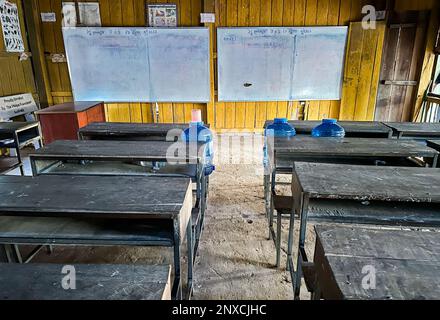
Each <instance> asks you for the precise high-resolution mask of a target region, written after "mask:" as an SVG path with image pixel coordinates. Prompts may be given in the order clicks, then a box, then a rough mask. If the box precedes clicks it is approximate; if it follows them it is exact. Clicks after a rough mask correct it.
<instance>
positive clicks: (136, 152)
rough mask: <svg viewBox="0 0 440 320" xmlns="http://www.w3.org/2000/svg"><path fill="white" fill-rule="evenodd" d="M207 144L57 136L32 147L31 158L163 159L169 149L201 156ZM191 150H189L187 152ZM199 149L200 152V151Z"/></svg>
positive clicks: (177, 157)
mask: <svg viewBox="0 0 440 320" xmlns="http://www.w3.org/2000/svg"><path fill="white" fill-rule="evenodd" d="M205 147H206V145H205V144H199V145H198V150H195V151H193V150H191V147H188V145H187V144H186V143H184V142H168V141H114V140H57V141H54V142H52V143H50V144H48V145H46V146H44V147H43V148H40V149H38V150H35V151H32V153H30V154H29V156H30V157H31V158H39V159H40V158H47V159H87V160H110V159H111V160H121V161H122V160H131V161H160V160H166V159H167V152H168V150H178V149H179V148H180V151H179V152H178V153H177V154H174V155H175V156H174V157H173V158H172V160H173V161H177V160H191V159H194V160H197V159H199V160H200V159H202V158H203V157H204V151H205ZM185 150H187V152H184V151H185ZM197 151H198V152H197Z"/></svg>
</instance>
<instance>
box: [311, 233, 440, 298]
mask: <svg viewBox="0 0 440 320" xmlns="http://www.w3.org/2000/svg"><path fill="white" fill-rule="evenodd" d="M315 233H316V246H315V255H314V259H313V269H314V272H311V273H309V277H312V279H308V280H307V279H306V282H308V283H313V284H314V288H313V296H312V297H313V298H315V299H320V298H324V299H356V300H359V299H375V300H376V299H385V300H391V299H392V300H394V299H398V300H410V299H416V300H427V299H436V300H437V299H439V298H440V278H439V277H438V274H439V272H440V251H439V250H437V249H438V248H439V246H440V233H439V232H437V231H434V232H429V231H428V232H426V231H408V230H390V229H388V230H384V229H379V228H376V227H374V228H363V227H359V226H335V225H316V226H315ZM372 273H374V274H372ZM368 275H370V276H373V277H374V278H373V279H372V278H369V281H368V282H366V281H365V280H364V278H365V277H367V276H368ZM363 280H364V281H363ZM371 281H373V283H372V282H371ZM371 285H373V287H371Z"/></svg>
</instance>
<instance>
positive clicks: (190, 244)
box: [186, 219, 194, 300]
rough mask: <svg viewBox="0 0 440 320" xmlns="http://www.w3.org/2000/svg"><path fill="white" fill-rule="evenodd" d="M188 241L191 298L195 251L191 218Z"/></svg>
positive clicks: (189, 296)
mask: <svg viewBox="0 0 440 320" xmlns="http://www.w3.org/2000/svg"><path fill="white" fill-rule="evenodd" d="M186 241H187V247H188V284H187V287H188V293H187V299H188V300H190V299H191V296H192V292H193V261H194V251H193V234H192V221H191V219H190V221H189V223H188V226H187V228H186Z"/></svg>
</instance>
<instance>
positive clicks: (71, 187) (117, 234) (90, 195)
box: [0, 175, 193, 298]
mask: <svg viewBox="0 0 440 320" xmlns="http://www.w3.org/2000/svg"><path fill="white" fill-rule="evenodd" d="M191 207H192V191H191V185H190V179H187V178H176V177H175V178H171V177H128V176H103V177H99V178H97V177H96V176H47V175H42V176H37V177H17V176H0V215H3V216H12V217H13V218H15V219H17V218H23V217H25V219H21V220H18V222H17V220H14V219H12V218H10V219H12V220H10V219H6V218H8V217H3V218H4V220H3V222H2V223H1V224H0V229H1V230H0V243H3V244H7V245H11V244H42V245H45V244H68V245H78V244H82V245H131V246H138V245H141V246H167V247H173V248H174V274H175V278H174V284H173V297H177V298H180V297H181V254H180V245H181V244H182V243H183V238H184V237H185V235H186V238H187V247H188V256H189V257H191V256H192V254H193V253H192V247H193V244H192V241H193V239H192V232H191V227H192V223H191ZM42 217H43V218H44V219H43V220H40V219H41V218H42ZM48 218H51V219H53V220H51V221H53V222H50V221H47V219H48ZM66 218H68V219H70V220H69V221H65V220H58V219H66ZM5 219H6V220H5ZM30 219H34V220H30ZM57 223H58V224H57ZM9 249H10V248H9ZM192 264H193V261H192V259H188V288H189V290H190V291H189V292H191V289H192Z"/></svg>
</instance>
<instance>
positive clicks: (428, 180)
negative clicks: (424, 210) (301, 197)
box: [295, 162, 440, 204]
mask: <svg viewBox="0 0 440 320" xmlns="http://www.w3.org/2000/svg"><path fill="white" fill-rule="evenodd" d="M329 172H334V173H335V174H332V175H331V176H329ZM336 173H337V174H336ZM295 174H296V176H297V177H298V181H299V183H300V185H301V188H302V190H303V192H305V193H306V194H307V195H308V196H309V197H310V198H320V199H324V198H326V199H346V200H348V199H353V200H357V201H373V200H377V201H397V202H414V203H416V202H417V203H422V202H429V203H433V204H434V203H440V184H439V182H440V170H439V169H436V168H424V169H423V172H421V171H420V168H409V167H380V166H354V165H337V164H324V163H305V162H297V163H295ZM335 186H337V188H335Z"/></svg>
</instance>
